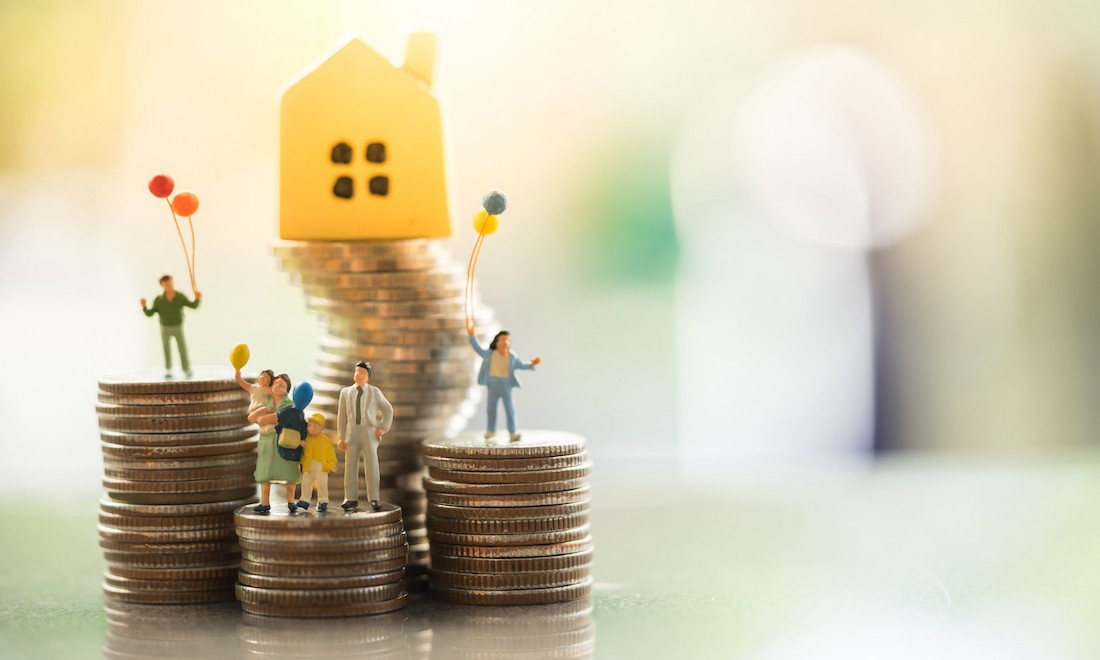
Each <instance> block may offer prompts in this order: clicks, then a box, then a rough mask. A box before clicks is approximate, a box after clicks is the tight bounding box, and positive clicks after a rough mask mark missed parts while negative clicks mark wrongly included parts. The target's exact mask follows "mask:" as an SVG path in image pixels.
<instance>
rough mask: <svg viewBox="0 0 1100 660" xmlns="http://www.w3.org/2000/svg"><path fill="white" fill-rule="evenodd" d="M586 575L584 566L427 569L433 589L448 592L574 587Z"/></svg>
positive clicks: (587, 573)
mask: <svg viewBox="0 0 1100 660" xmlns="http://www.w3.org/2000/svg"><path fill="white" fill-rule="evenodd" d="M588 576H589V570H588V566H580V567H574V568H563V569H558V570H553V571H538V572H533V571H528V572H523V573H452V572H450V571H443V570H439V569H436V568H431V569H429V570H428V581H429V582H431V585H432V587H433V588H435V587H449V588H452V589H491V590H496V589H502V590H512V589H545V588H547V587H564V586H567V585H571V584H577V583H580V582H583V581H584V580H586V579H588Z"/></svg>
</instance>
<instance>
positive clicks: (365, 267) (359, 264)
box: [278, 254, 447, 273]
mask: <svg viewBox="0 0 1100 660" xmlns="http://www.w3.org/2000/svg"><path fill="white" fill-rule="evenodd" d="M278 259H279V268H280V269H282V270H291V271H307V270H308V271H309V272H314V273H387V272H392V271H417V270H428V269H431V268H438V267H440V266H444V265H446V263H447V259H446V257H445V256H443V255H435V254H426V255H406V256H389V257H386V256H383V257H366V256H361V257H330V258H327V259H303V258H301V257H294V256H278Z"/></svg>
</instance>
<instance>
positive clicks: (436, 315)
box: [275, 239, 496, 575]
mask: <svg viewBox="0 0 1100 660" xmlns="http://www.w3.org/2000/svg"><path fill="white" fill-rule="evenodd" d="M275 255H276V257H277V258H278V260H279V264H280V267H281V268H282V269H283V270H284V271H286V272H288V273H291V274H292V276H293V277H294V278H295V279H296V280H297V281H298V282H299V283H300V284H301V286H302V288H303V289H304V291H305V294H306V306H307V307H308V308H309V309H310V310H311V311H314V312H316V313H317V314H318V315H319V316H320V317H321V321H322V324H323V334H322V336H321V340H320V351H319V352H318V354H317V364H316V368H315V374H314V376H315V378H314V380H313V386H314V391H315V392H316V396H314V399H313V405H312V407H313V408H315V409H317V410H320V411H322V412H323V413H325V415H326V418H327V419H326V428H327V429H328V433H329V434H330V436H331V435H332V434H333V431H334V430H335V428H336V412H337V404H338V401H339V394H340V390H341V389H343V388H344V387H347V386H349V385H351V384H352V375H353V372H354V369H355V363H356V362H358V361H359V360H367V361H369V362H370V363H371V368H372V371H373V373H372V375H371V379H370V383H371V385H375V386H377V387H379V388H381V390H382V392H383V393H384V394H385V396H386V398H387V399H388V400H389V401H390V403H392V404H393V407H394V423H393V430H392V431H391V432H390V433H388V434H387V435H386V436H385V438H384V439H383V441H382V444H381V445H380V446H379V451H378V453H379V456H378V460H379V471H380V473H381V475H382V479H381V484H380V485H381V493H380V495H381V499H382V501H385V502H391V503H393V504H396V505H398V506H400V507H401V509H402V510H403V511H404V514H405V525H406V530H407V532H408V534H409V544H410V550H409V562H410V566H409V573H410V575H423V574H424V572H425V571H426V568H427V563H428V538H427V533H426V531H425V529H424V526H423V520H424V511H425V499H424V491H423V489H422V486H421V483H420V477H421V476H422V474H423V467H424V466H423V464H422V463H421V461H420V453H419V446H420V442H421V441H422V440H424V439H425V438H428V437H434V436H439V435H453V434H455V433H457V432H458V431H459V430H461V429H462V428H464V427H465V424H466V422H467V420H468V419H469V417H470V416H471V415H472V414H473V412H474V407H475V404H476V402H477V400H478V397H479V396H480V388H478V387H477V386H476V382H477V378H476V364H477V360H478V358H477V355H476V354H475V353H474V351H472V350H471V349H470V347H469V345H467V341H468V340H467V336H466V330H465V327H466V325H465V300H464V288H465V271H464V269H462V267H461V266H460V265H459V264H457V263H456V262H455V261H454V259H453V258H452V257H451V255H450V253H449V251H448V250H447V248H446V241H443V240H430V239H416V240H400V241H355V242H320V241H283V242H280V243H277V244H276V246H275ZM476 318H477V319H478V326H479V328H480V329H481V330H482V331H484V332H486V333H488V334H489V336H492V334H493V333H495V332H496V327H495V326H494V324H493V320H492V318H491V313H490V312H489V311H488V310H485V309H481V308H479V309H478V310H477V315H476ZM343 459H344V457H343V454H342V453H340V454H339V461H340V465H339V467H338V468H337V469H336V471H335V472H334V473H333V474H332V475H331V477H330V479H329V497H330V498H331V499H332V500H333V501H334V502H336V503H339V502H340V501H341V500H342V499H343V497H344V481H343V480H344V466H343ZM359 478H360V485H359V498H360V499H361V500H363V499H367V496H366V489H365V487H364V486H365V483H364V481H363V478H362V470H361V469H360V470H359Z"/></svg>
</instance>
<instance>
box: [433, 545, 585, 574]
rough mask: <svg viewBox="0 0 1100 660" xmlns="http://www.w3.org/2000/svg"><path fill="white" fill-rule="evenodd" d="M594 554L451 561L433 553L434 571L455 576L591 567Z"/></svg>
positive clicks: (451, 558) (464, 558) (476, 558)
mask: <svg viewBox="0 0 1100 660" xmlns="http://www.w3.org/2000/svg"><path fill="white" fill-rule="evenodd" d="M591 563H592V550H585V551H583V552H574V553H571V554H567V555H551V556H548V557H451V556H449V555H444V554H440V553H437V552H433V553H432V568H436V569H439V570H441V571H450V572H452V573H491V574H494V575H502V574H506V573H529V572H540V571H558V570H564V569H570V568H578V567H581V566H590V565H591Z"/></svg>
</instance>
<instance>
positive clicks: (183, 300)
mask: <svg viewBox="0 0 1100 660" xmlns="http://www.w3.org/2000/svg"><path fill="white" fill-rule="evenodd" d="M201 302H202V301H201V300H191V299H190V298H188V297H187V296H185V295H183V294H182V293H180V292H179V291H177V292H176V295H174V296H172V299H171V300H168V299H167V298H165V297H164V294H163V293H162V294H160V295H159V296H157V297H156V298H154V299H153V306H152V307H148V308H145V307H143V308H142V309H143V310H144V312H145V315H146V316H152V315H153V314H160V324H161V325H167V326H173V325H183V308H184V307H190V308H191V309H198V308H199V303H201Z"/></svg>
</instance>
